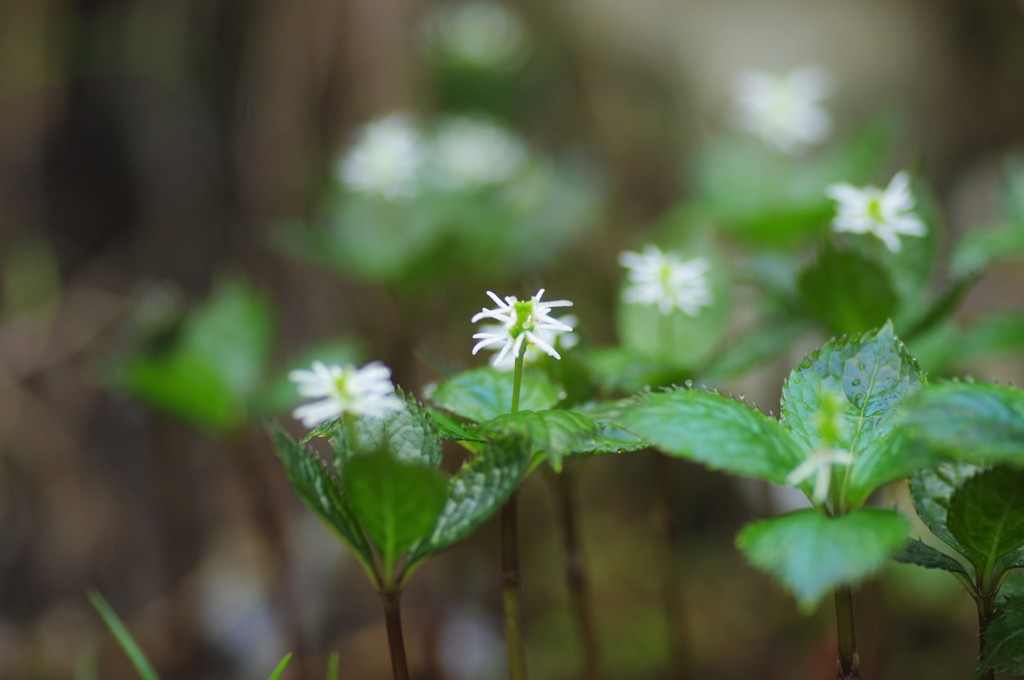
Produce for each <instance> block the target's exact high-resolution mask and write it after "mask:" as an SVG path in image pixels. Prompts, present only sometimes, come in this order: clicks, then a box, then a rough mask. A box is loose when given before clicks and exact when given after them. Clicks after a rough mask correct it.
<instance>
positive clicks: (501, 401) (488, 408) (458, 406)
mask: <svg viewBox="0 0 1024 680" xmlns="http://www.w3.org/2000/svg"><path fill="white" fill-rule="evenodd" d="M513 380H514V375H513V373H512V372H511V371H497V370H495V369H493V368H491V367H490V366H485V367H481V368H474V369H471V370H468V371H463V372H462V373H458V374H457V375H455V376H453V377H452V378H449V379H448V380H445V381H444V382H443V383H441V384H440V385H438V386H437V389H436V390H434V393H433V394H432V395H431V400H432V401H433V402H434V403H435V404H437V405H438V406H440V407H441V408H443V409H445V410H447V411H451V412H452V413H454V414H456V415H459V416H462V417H463V418H467V419H469V420H472V421H475V422H478V423H482V422H484V421H487V420H491V419H492V418H497V417H498V416H501V415H505V414H506V413H510V412H511V411H512V384H513ZM560 400H561V394H560V393H559V390H558V387H557V386H556V385H554V384H553V383H551V382H550V381H548V380H547V379H546V378H543V377H541V376H540V375H537V374H535V373H532V374H531V373H527V372H525V371H524V375H523V377H522V386H521V389H520V393H519V409H520V410H523V411H539V410H542V409H547V408H552V407H554V406H555V405H556V404H558V402H559V401H560Z"/></svg>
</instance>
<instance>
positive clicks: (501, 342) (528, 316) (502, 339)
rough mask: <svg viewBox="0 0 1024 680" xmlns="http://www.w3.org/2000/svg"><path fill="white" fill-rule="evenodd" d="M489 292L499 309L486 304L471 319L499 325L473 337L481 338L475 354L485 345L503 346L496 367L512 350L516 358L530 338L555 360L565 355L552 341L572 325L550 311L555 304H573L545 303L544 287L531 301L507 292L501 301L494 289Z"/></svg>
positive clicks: (564, 302)
mask: <svg viewBox="0 0 1024 680" xmlns="http://www.w3.org/2000/svg"><path fill="white" fill-rule="evenodd" d="M487 295H488V296H490V298H491V299H492V300H494V302H495V303H497V305H498V307H497V309H487V308H486V307H485V308H483V309H482V310H480V311H479V312H478V313H477V314H475V315H474V316H473V318H472V319H471V321H472V322H473V323H477V322H478V321H481V320H483V319H494V320H495V321H497V322H498V324H500V325H493V327H489V330H485V331H481V332H480V333H476V334H474V335H473V339H474V340H479V341H480V342H478V343H477V344H476V346H475V347H473V354H476V353H477V352H479V351H480V350H481V349H483V348H484V347H496V346H500V347H501V349H500V350H499V352H498V354H497V356H495V357H494V361H493V365H494V366H499V365H501V362H502V360H503V359H504V358H505V356H506V355H508V354H509V352H511V356H512V358H513V359H515V358H516V357H518V356H521V354H520V352H521V351H522V348H523V344H524V343H525V342H526V341H529V343H530V344H531V345H534V346H536V347H537V348H538V349H540V350H541V351H542V352H544V353H545V354H548V355H550V356H553V357H554V358H556V359H561V358H562V357H561V356H559V354H558V352H557V351H556V350H555V348H554V347H552V344H551V343H552V341H553V339H554V336H556V335H557V334H558V333H570V332H572V326H569V325H568V324H566V323H564V322H563V321H559V320H558V319H554V318H552V317H551V316H550V313H551V310H552V309H554V308H555V307H572V303H571V302H569V301H568V300H551V301H548V302H542V301H541V297H542V296H543V295H544V289H543V288H541V289H540V290H539V291H537V294H536V295H534V296H533V297H532V298H530V299H529V300H522V301H520V300H519V299H518V298H516V297H515V296H514V295H507V296H505V299H504V300H502V299H501V298H500V297H498V296H497V295H495V294H494V293H493V292H491V291H487Z"/></svg>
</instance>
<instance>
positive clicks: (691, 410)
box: [619, 390, 804, 484]
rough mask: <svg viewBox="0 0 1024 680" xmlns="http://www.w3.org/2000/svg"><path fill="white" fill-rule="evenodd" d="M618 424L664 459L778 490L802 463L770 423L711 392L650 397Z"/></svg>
mask: <svg viewBox="0 0 1024 680" xmlns="http://www.w3.org/2000/svg"><path fill="white" fill-rule="evenodd" d="M619 422H621V424H622V425H623V426H624V427H625V428H626V429H628V430H629V431H631V432H635V433H636V434H637V435H639V436H641V437H643V438H644V439H646V440H647V441H649V442H650V443H651V445H652V446H656V447H658V448H659V449H661V450H662V451H664V452H666V453H669V454H672V455H674V456H680V457H683V458H689V459H691V460H694V461H696V462H698V463H701V464H703V465H705V466H707V467H709V468H711V469H713V470H722V471H724V472H730V473H732V474H736V475H745V476H749V477H758V478H760V479H766V480H768V481H771V482H776V483H780V484H781V483H784V482H785V479H786V476H787V475H788V474H789V473H790V472H791V471H792V470H793V468H795V467H796V466H797V465H799V464H800V463H801V462H802V461H803V460H804V452H803V451H802V450H801V448H800V446H799V444H797V442H796V441H795V440H794V439H793V438H792V437H791V436H790V435H789V433H788V432H786V431H785V430H783V429H782V427H781V426H780V425H779V423H778V422H776V421H775V420H774V419H773V418H769V417H768V416H766V415H764V414H763V413H761V412H760V411H758V410H757V409H754V408H751V407H749V406H747V405H746V404H742V403H740V402H737V401H734V400H732V399H729V398H727V397H723V396H721V395H718V394H714V393H711V392H704V391H701V390H674V391H671V392H657V393H654V394H650V395H647V396H646V397H644V398H643V399H641V400H639V401H637V402H636V403H635V404H634V405H632V406H630V407H629V408H628V409H627V410H626V412H625V413H624V414H623V415H622V417H621V418H620V419H619Z"/></svg>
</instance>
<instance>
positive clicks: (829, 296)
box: [797, 247, 898, 335]
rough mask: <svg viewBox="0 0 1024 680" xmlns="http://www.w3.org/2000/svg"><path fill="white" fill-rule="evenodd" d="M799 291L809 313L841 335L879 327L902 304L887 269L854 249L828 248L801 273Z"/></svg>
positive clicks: (798, 284)
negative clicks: (898, 304) (899, 303)
mask: <svg viewBox="0 0 1024 680" xmlns="http://www.w3.org/2000/svg"><path fill="white" fill-rule="evenodd" d="M797 288H798V290H799V291H800V299H801V300H802V302H803V304H804V306H805V307H806V308H807V309H808V311H810V312H811V314H812V315H814V317H815V318H817V319H818V320H819V321H820V322H821V323H822V324H824V326H825V327H826V328H827V329H828V330H829V331H830V332H831V333H834V334H837V335H839V334H854V333H863V332H864V331H867V330H868V329H872V328H878V327H879V326H881V325H882V324H884V323H885V322H886V320H887V319H889V318H891V317H892V316H893V314H894V312H895V311H896V305H897V303H898V299H897V297H896V291H895V290H894V289H893V287H892V283H891V282H890V281H889V274H888V272H887V271H886V270H885V268H884V267H882V266H881V265H880V264H878V263H877V262H875V261H873V260H871V259H868V258H867V257H865V256H864V255H862V254H860V253H858V252H856V251H852V250H837V249H835V248H831V247H827V248H825V250H823V251H822V253H821V255H820V256H819V257H818V259H817V260H816V261H815V262H814V263H813V264H811V265H810V266H809V267H807V268H806V269H804V270H803V271H802V272H800V277H799V278H798V279H797Z"/></svg>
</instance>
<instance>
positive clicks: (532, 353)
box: [480, 314, 580, 371]
mask: <svg viewBox="0 0 1024 680" xmlns="http://www.w3.org/2000/svg"><path fill="white" fill-rule="evenodd" d="M558 320H559V321H561V322H562V323H564V324H565V325H567V326H573V327H575V326H576V324H577V323H579V319H577V318H576V315H574V314H566V315H564V316H562V317H559V319H558ZM503 328H504V326H500V325H498V324H484V325H483V326H480V332H481V333H501V332H502V329H503ZM537 335H538V336H540V338H541V339H542V340H543V341H544V342H546V343H548V344H549V345H550V346H552V347H555V346H556V345H557V347H558V348H561V349H571V348H573V347H575V346H576V345H578V344H579V342H580V336H579V335H577V334H576V333H566V332H564V331H556V330H552V329H550V328H543V329H539V330H538V331H537ZM540 354H541V350H539V349H537V348H536V347H535V346H533V345H529V344H528V345H527V346H526V349H525V350H523V361H524V362H527V363H529V362H531V361H536V360H537V358H538V357H539V356H540ZM495 359H497V357H495ZM491 365H492V366H494V368H496V369H498V370H499V371H511V370H512V369H513V368H515V366H516V358H515V357H514V356H513V355H512V353H511V352H510V353H508V354H506V355H505V356H504V358H502V360H501V361H494V362H492V363H491Z"/></svg>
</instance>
